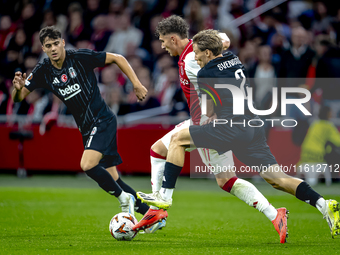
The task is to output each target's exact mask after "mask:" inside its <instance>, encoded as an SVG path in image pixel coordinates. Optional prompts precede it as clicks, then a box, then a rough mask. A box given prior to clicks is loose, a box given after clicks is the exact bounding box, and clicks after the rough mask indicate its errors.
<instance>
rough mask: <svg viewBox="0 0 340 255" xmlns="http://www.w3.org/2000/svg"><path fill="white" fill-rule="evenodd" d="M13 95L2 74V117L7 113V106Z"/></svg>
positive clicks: (0, 107)
mask: <svg viewBox="0 0 340 255" xmlns="http://www.w3.org/2000/svg"><path fill="white" fill-rule="evenodd" d="M10 98H11V95H10V93H9V90H8V88H7V86H6V82H5V77H4V76H2V75H1V74H0V115H2V114H6V113H7V104H8V101H9V99H10Z"/></svg>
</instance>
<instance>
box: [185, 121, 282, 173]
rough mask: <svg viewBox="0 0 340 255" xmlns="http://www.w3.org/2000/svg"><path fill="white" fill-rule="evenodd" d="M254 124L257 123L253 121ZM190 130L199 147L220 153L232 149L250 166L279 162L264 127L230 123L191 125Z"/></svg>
mask: <svg viewBox="0 0 340 255" xmlns="http://www.w3.org/2000/svg"><path fill="white" fill-rule="evenodd" d="M252 125H255V124H254V123H252ZM189 132H190V135H191V138H192V140H193V142H194V144H195V146H196V147H197V148H208V149H214V150H216V151H218V152H219V153H220V154H222V153H224V152H226V151H229V150H232V151H233V153H234V154H235V156H236V157H237V158H238V159H239V160H240V161H241V162H243V163H244V164H246V165H248V166H258V167H260V166H267V167H268V166H270V165H274V164H277V162H276V159H275V157H274V156H273V154H272V153H271V151H270V149H269V146H268V145H267V143H266V136H265V129H264V127H249V126H247V123H246V126H245V127H243V125H234V126H232V127H231V126H230V124H223V125H216V126H215V127H214V126H213V123H210V124H207V125H204V126H190V127H189Z"/></svg>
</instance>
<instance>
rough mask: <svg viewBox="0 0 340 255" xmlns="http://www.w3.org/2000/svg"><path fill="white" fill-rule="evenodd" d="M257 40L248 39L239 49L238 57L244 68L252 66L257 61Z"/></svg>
mask: <svg viewBox="0 0 340 255" xmlns="http://www.w3.org/2000/svg"><path fill="white" fill-rule="evenodd" d="M257 47H258V41H257V40H248V41H246V42H245V44H244V47H243V48H241V49H240V53H239V56H238V57H239V59H240V60H241V62H242V63H243V65H244V66H245V68H246V69H248V70H249V69H252V68H254V65H255V63H256V61H257Z"/></svg>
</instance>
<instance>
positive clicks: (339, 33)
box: [331, 8, 340, 45]
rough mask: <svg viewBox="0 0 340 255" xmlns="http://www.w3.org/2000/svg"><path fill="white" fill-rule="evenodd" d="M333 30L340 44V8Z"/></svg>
mask: <svg viewBox="0 0 340 255" xmlns="http://www.w3.org/2000/svg"><path fill="white" fill-rule="evenodd" d="M331 31H332V32H333V33H335V38H336V44H337V45H340V44H339V43H340V8H339V9H338V10H337V14H336V16H335V17H334V19H333V21H332V28H331Z"/></svg>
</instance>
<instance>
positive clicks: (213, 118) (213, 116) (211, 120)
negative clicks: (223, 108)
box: [201, 113, 217, 126]
mask: <svg viewBox="0 0 340 255" xmlns="http://www.w3.org/2000/svg"><path fill="white" fill-rule="evenodd" d="M215 119H217V115H216V113H214V114H213V115H212V116H211V117H210V118H209V119H207V120H206V121H204V122H203V123H202V125H201V126H203V125H207V124H209V123H210V122H213V121H214V120H215Z"/></svg>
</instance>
